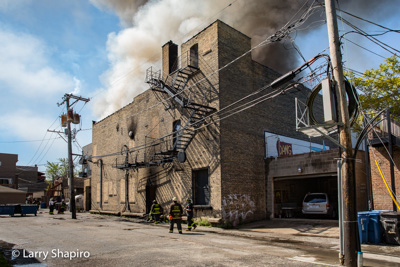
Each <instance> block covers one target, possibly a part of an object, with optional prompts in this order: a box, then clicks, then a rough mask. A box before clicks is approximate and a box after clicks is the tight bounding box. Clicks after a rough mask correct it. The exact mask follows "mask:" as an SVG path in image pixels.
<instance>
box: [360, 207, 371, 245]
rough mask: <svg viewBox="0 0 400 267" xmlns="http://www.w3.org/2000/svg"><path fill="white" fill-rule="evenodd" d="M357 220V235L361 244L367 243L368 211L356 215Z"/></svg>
mask: <svg viewBox="0 0 400 267" xmlns="http://www.w3.org/2000/svg"><path fill="white" fill-rule="evenodd" d="M357 218H358V234H359V236H360V242H361V243H362V244H365V243H368V224H369V219H370V218H369V211H361V212H358V213H357Z"/></svg>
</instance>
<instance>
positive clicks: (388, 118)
mask: <svg viewBox="0 0 400 267" xmlns="http://www.w3.org/2000/svg"><path fill="white" fill-rule="evenodd" d="M386 120H387V127H388V139H389V140H388V142H389V155H390V178H391V180H392V192H393V195H396V183H395V180H394V164H393V138H392V123H391V118H390V109H387V110H386ZM393 210H394V211H397V206H396V204H395V201H393Z"/></svg>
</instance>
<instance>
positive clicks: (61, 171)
mask: <svg viewBox="0 0 400 267" xmlns="http://www.w3.org/2000/svg"><path fill="white" fill-rule="evenodd" d="M59 161H60V162H58V163H55V162H49V161H48V162H47V165H46V177H47V178H49V179H50V180H54V179H56V178H58V177H67V176H68V159H65V158H64V159H59Z"/></svg>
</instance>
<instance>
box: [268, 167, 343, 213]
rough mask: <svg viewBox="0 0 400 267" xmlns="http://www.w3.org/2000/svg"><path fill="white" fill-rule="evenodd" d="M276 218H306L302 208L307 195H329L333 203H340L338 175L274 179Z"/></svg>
mask: <svg viewBox="0 0 400 267" xmlns="http://www.w3.org/2000/svg"><path fill="white" fill-rule="evenodd" d="M273 188H274V217H275V218H292V217H293V218H300V217H304V216H303V214H302V212H301V206H302V202H303V199H304V196H305V195H306V194H307V193H327V194H328V197H329V199H330V201H331V202H332V203H337V202H338V201H337V200H338V197H337V194H338V190H337V174H336V173H328V174H327V173H324V174H323V175H311V176H306V177H304V176H293V177H277V178H274V184H273Z"/></svg>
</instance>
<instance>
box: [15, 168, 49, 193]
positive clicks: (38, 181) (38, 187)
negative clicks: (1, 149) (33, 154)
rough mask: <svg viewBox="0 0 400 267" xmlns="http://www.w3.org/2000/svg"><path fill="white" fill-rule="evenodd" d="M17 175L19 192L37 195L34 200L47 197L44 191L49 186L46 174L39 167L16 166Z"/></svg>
mask: <svg viewBox="0 0 400 267" xmlns="http://www.w3.org/2000/svg"><path fill="white" fill-rule="evenodd" d="M16 175H17V176H18V189H19V190H23V191H25V192H27V194H28V195H30V196H33V194H34V193H36V194H35V196H36V197H34V198H42V196H45V194H44V190H45V189H47V187H48V184H47V183H46V177H45V176H44V173H43V172H40V171H39V170H38V166H36V165H35V166H16ZM38 195H40V197H39V196H38Z"/></svg>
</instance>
